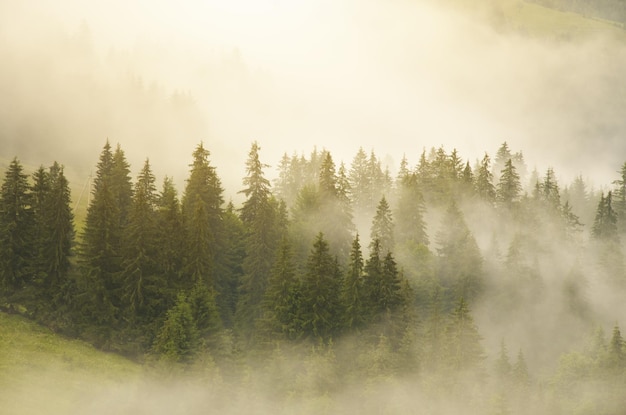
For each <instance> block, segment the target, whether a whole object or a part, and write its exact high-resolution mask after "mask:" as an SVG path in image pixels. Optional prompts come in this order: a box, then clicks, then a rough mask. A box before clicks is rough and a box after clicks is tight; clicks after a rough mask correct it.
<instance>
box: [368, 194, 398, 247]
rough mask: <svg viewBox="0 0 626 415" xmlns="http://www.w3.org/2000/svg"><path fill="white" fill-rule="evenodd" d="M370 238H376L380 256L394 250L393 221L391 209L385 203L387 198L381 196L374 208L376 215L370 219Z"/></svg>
mask: <svg viewBox="0 0 626 415" xmlns="http://www.w3.org/2000/svg"><path fill="white" fill-rule="evenodd" d="M370 237H371V240H372V241H374V240H377V241H378V244H379V249H380V252H381V255H382V256H385V255H387V253H388V252H392V251H393V250H394V245H395V241H394V223H393V218H392V214H391V209H390V208H389V204H388V203H387V199H385V196H383V197H382V198H381V199H380V202H379V203H378V207H377V208H376V215H375V216H374V219H373V220H372V228H371V233H370Z"/></svg>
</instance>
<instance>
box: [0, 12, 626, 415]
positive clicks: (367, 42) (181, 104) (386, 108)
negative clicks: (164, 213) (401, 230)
mask: <svg viewBox="0 0 626 415" xmlns="http://www.w3.org/2000/svg"><path fill="white" fill-rule="evenodd" d="M480 4H481V7H476V8H475V9H476V10H469V8H468V7H467V5H465V3H464V2H463V1H460V0H458V1H452V0H449V1H434V0H433V1H428V0H423V1H402V0H394V1H382V0H365V1H357V0H346V1H342V2H337V1H330V0H322V1H313V0H311V1H309V0H303V1H300V2H294V1H286V0H274V1H269V0H268V1H264V2H258V1H246V0H230V1H228V2H226V1H223V2H222V1H217V0H212V1H191V0H186V1H181V2H177V4H174V3H173V2H167V1H144V0H137V1H131V2H128V1H121V0H114V1H109V2H102V3H95V4H94V3H93V2H84V1H80V0H63V1H56V2H55V1H46V0H36V1H30V2H23V1H18V0H0V57H1V58H0V60H1V61H2V63H0V96H1V97H2V99H1V100H0V148H2V153H1V154H0V168H1V167H4V166H5V165H6V164H8V162H9V160H10V159H11V158H12V157H13V156H17V157H18V158H20V160H22V161H23V162H24V163H25V164H27V165H29V167H34V166H37V165H39V164H41V163H43V164H45V165H48V164H50V163H51V162H52V161H54V160H56V161H59V162H60V163H62V164H64V165H65V166H66V171H67V172H68V177H69V179H70V181H71V182H72V183H73V186H74V190H76V189H80V188H82V184H83V183H84V182H85V180H86V178H87V176H88V175H89V174H90V173H91V172H92V171H93V170H94V169H95V163H96V162H97V157H98V154H99V152H100V150H101V148H102V146H103V144H104V142H105V141H106V140H109V141H110V142H111V143H113V144H115V143H120V145H121V146H122V148H123V149H124V150H125V153H126V156H127V158H128V160H129V161H130V163H131V165H132V169H133V174H132V175H133V177H135V176H136V174H135V173H136V172H137V171H138V170H139V168H140V167H141V166H142V163H143V160H144V159H145V158H146V157H148V158H149V159H150V161H151V165H152V167H153V169H154V171H155V173H156V174H157V175H158V177H160V178H162V177H163V176H164V175H169V176H174V180H175V183H176V185H177V187H178V190H179V192H182V189H183V186H184V180H185V178H186V177H187V175H188V171H189V166H188V165H189V163H190V161H191V152H192V151H193V149H194V147H195V145H196V144H198V143H199V142H204V144H205V147H206V148H208V149H209V150H210V152H211V157H210V159H211V162H212V163H213V164H214V165H215V166H216V167H217V173H218V175H219V177H220V178H221V180H222V182H223V185H224V187H225V189H226V191H225V196H226V198H227V199H229V198H235V199H237V198H241V197H242V196H241V195H238V194H237V191H239V190H240V189H241V187H242V184H241V179H242V177H243V176H244V175H245V165H244V163H245V160H246V155H247V153H248V151H249V148H250V143H251V142H253V141H258V142H259V144H260V146H261V148H262V149H263V151H262V155H263V161H264V162H267V163H268V164H270V165H271V166H272V167H271V168H270V169H268V176H269V177H270V178H271V177H274V176H275V173H276V169H275V168H276V166H277V164H278V162H279V160H280V158H281V156H282V155H283V154H284V153H287V154H288V155H292V154H300V153H302V154H305V155H308V154H309V153H310V152H311V151H312V150H313V149H314V148H317V149H322V148H324V149H327V150H329V151H330V152H331V153H332V155H333V158H334V160H335V161H336V162H337V164H339V162H340V161H342V160H343V161H344V162H346V164H349V163H350V161H351V160H352V159H353V157H354V155H355V154H356V152H357V150H358V149H359V147H362V148H364V149H365V150H366V152H368V153H369V151H370V150H373V151H374V152H375V153H376V154H377V155H378V156H380V157H381V159H382V160H383V161H384V163H386V164H387V165H388V167H389V168H390V170H391V171H392V172H394V171H395V170H396V169H397V168H398V166H399V163H400V160H401V158H402V157H403V155H406V156H407V158H408V159H409V161H410V163H411V165H412V166H414V165H415V164H416V163H417V161H418V159H419V155H420V154H421V152H422V150H423V149H426V150H428V149H430V148H431V147H440V146H443V147H445V148H446V150H448V151H449V150H452V149H454V148H456V149H457V150H458V151H459V153H460V155H461V156H462V157H464V158H465V159H467V160H468V161H469V162H470V164H472V165H474V162H475V161H476V160H477V159H479V158H482V156H483V155H484V153H485V152H488V153H489V154H490V155H492V156H493V155H495V152H496V150H497V149H498V147H499V146H500V144H501V143H503V142H504V141H506V142H507V143H508V144H509V146H510V148H511V149H512V150H513V151H521V152H523V154H524V158H525V160H526V164H527V165H528V170H529V171H531V170H533V169H535V168H536V169H537V171H539V172H540V174H542V173H543V172H545V171H546V169H547V168H548V167H553V168H554V169H555V172H556V174H557V178H558V181H559V183H560V184H561V185H562V186H563V185H566V184H569V183H570V182H571V181H572V180H573V178H574V177H576V176H578V175H581V174H582V175H583V176H584V178H585V180H588V181H589V183H590V184H591V185H592V186H594V187H595V188H606V187H607V186H609V185H610V183H611V182H612V181H613V180H614V179H615V178H616V171H617V170H618V169H619V167H620V166H621V165H622V163H623V162H624V159H625V158H626V140H624V137H625V136H626V117H624V114H625V110H626V83H624V82H623V80H622V78H623V74H624V73H626V43H625V42H624V39H626V36H625V35H624V33H623V32H620V31H619V30H608V29H607V30H606V31H596V32H589V33H584V34H577V33H573V34H572V33H565V32H564V33H556V32H555V33H550V34H535V33H532V31H530V30H528V28H524V27H520V26H519V24H518V23H516V22H514V21H507V20H505V21H501V20H498V19H497V18H496V17H497V16H498V10H499V9H498V3H497V2H490V1H487V0H485V1H483V2H481V3H480ZM502 4H506V5H510V4H514V5H516V7H517V8H518V9H520V10H521V9H523V8H525V7H530V6H528V4H526V3H524V2H521V1H517V2H516V1H513V0H510V1H509V0H507V1H503V2H502ZM494 16H495V17H494ZM527 190H528V189H527ZM76 197H77V196H74V198H76ZM461 208H462V210H463V213H464V214H465V216H466V219H467V222H468V225H469V227H470V229H471V231H472V232H473V234H474V236H475V237H476V240H477V242H478V245H479V247H480V249H481V252H482V253H483V255H484V256H485V258H486V261H485V263H486V264H485V268H486V269H487V270H486V274H487V275H488V276H489V278H490V281H489V282H490V283H494V284H495V285H496V287H497V288H498V289H500V288H502V287H501V286H500V285H498V284H502V283H501V282H498V281H499V280H498V278H499V277H500V276H503V275H506V274H507V271H508V270H507V269H506V266H505V265H504V264H503V258H505V257H506V250H507V248H508V247H509V246H510V244H511V243H512V241H513V240H514V238H515V237H516V236H518V235H519V234H524V235H525V236H528V235H527V233H530V232H529V231H528V229H526V230H525V229H522V228H521V227H519V226H518V227H513V228H507V227H506V226H505V225H503V223H504V222H505V219H503V220H502V221H496V220H494V218H493V217H492V216H490V215H486V214H485V212H486V210H485V209H484V206H482V205H479V206H476V205H472V204H467V205H463V206H461ZM487 212H489V211H487ZM441 213H442V212H429V213H428V214H429V215H430V216H429V217H428V220H427V222H428V223H427V225H428V229H427V231H428V233H429V235H430V236H431V239H434V236H435V234H436V232H437V230H438V229H439V228H440V227H441V226H442V224H441V216H442V215H441ZM366 223H367V220H366ZM515 226H517V225H515ZM587 230H588V229H587ZM525 232H526V233H525ZM496 233H498V236H497V239H494V238H495V237H494V235H495V234H496ZM363 234H367V232H363ZM579 238H580V240H577V241H576V243H575V244H572V245H565V246H555V243H554V241H553V240H552V239H551V235H550V230H549V229H548V230H546V229H541V231H540V232H539V231H538V235H535V236H534V239H533V238H528V240H526V243H528V244H529V245H532V244H536V246H533V248H532V249H530V248H528V251H529V252H531V253H530V254H529V258H530V257H532V258H533V260H534V261H535V262H534V263H533V264H532V267H534V268H533V269H535V270H537V271H538V273H539V274H540V276H541V283H540V284H539V285H538V286H541V294H540V295H537V296H536V297H533V296H534V295H535V294H536V293H520V294H519V295H520V298H521V300H520V302H521V304H523V306H519V307H517V308H515V307H511V310H509V311H511V312H510V314H507V315H503V314H501V313H500V311H502V309H504V308H506V307H508V306H509V304H507V299H506V298H499V297H498V295H499V292H496V291H490V292H488V295H493V298H495V300H493V298H491V299H490V301H489V302H479V303H478V304H476V307H475V309H474V310H472V312H473V313H474V318H475V319H476V321H477V324H478V327H479V330H480V332H481V335H482V336H483V340H484V346H485V349H486V352H487V355H488V359H487V361H486V363H485V366H486V367H489V368H491V367H492V366H493V363H494V360H495V358H496V357H497V353H498V350H499V349H498V348H499V346H500V342H501V341H502V340H503V339H506V342H507V345H508V347H509V353H510V356H511V358H513V357H515V355H516V353H517V350H524V352H525V353H526V358H527V361H528V366H529V369H530V371H531V372H532V373H533V374H534V375H535V376H536V377H537V378H541V381H544V382H548V380H547V379H549V377H550V376H551V374H552V373H553V372H554V371H555V370H556V368H557V367H558V364H559V356H560V355H562V354H563V353H565V352H567V351H569V350H572V348H574V349H576V348H578V349H581V348H583V347H585V344H586V343H585V342H586V341H587V339H583V338H581V333H589V329H590V326H591V324H590V322H591V321H593V322H594V323H595V324H597V325H599V326H603V327H604V328H605V331H606V332H607V333H610V331H609V329H610V328H611V327H612V325H613V324H615V323H616V320H617V319H619V317H620V316H623V315H624V312H626V309H625V306H624V304H623V301H622V297H621V295H620V294H621V292H616V291H614V290H612V286H611V285H610V284H607V283H606V281H605V280H602V278H600V279H593V280H586V281H578V282H577V284H580V286H585V287H587V288H588V289H587V290H586V293H585V298H584V299H583V300H584V302H585V303H586V304H588V307H589V309H590V310H592V311H590V314H589V315H586V316H585V317H584V318H580V316H572V315H569V314H568V309H567V307H566V302H567V300H566V299H564V289H563V287H564V284H566V283H567V281H568V278H569V276H570V274H571V273H572V272H573V271H578V272H580V273H581V274H583V275H585V276H588V275H596V274H597V273H598V270H597V268H596V265H595V264H592V262H593V261H591V259H590V258H592V255H591V254H589V253H588V252H582V251H581V250H579V249H580V248H581V247H588V245H586V243H587V240H588V238H589V235H588V232H587V231H585V232H583V233H582V234H581V235H580V236H579ZM573 247H575V249H573ZM604 277H606V276H603V278H604ZM577 287H578V285H577ZM502 289H503V290H504V289H505V288H502ZM529 299H532V300H533V301H532V302H531V303H524V301H525V300H529ZM494 304H495V306H494ZM618 322H619V323H622V324H626V322H624V321H618ZM558 328H562V329H563V331H562V332H559V333H558V334H559V336H555V332H556V330H557V329H558ZM351 347H354V344H351V342H350V340H349V339H347V340H345V339H344V340H343V341H342V342H340V343H338V344H337V345H336V348H337V349H336V350H337V353H338V354H339V355H341V354H342V353H346V354H349V353H348V352H345V350H350V349H351ZM300 352H301V351H300ZM303 355H306V356H308V357H307V358H308V359H310V361H305V362H298V361H292V360H290V359H289V357H281V359H284V361H281V362H280V365H279V364H277V362H276V361H273V360H269V361H268V363H267V364H266V366H263V364H259V366H258V367H255V369H259V370H258V371H252V372H251V373H249V374H247V375H246V376H243V375H242V376H241V379H245V380H246V382H248V383H242V384H237V385H236V387H234V386H233V385H232V384H230V383H229V382H228V381H222V376H225V374H224V373H223V372H220V370H219V369H217V368H213V367H211V368H209V369H207V372H206V373H202V374H198V373H192V374H191V375H189V376H183V377H181V378H178V377H176V376H175V375H172V376H173V377H172V378H171V379H168V380H165V381H164V380H162V379H161V380H159V381H156V380H155V378H158V377H159V375H158V374H157V375H155V374H153V373H150V375H146V378H145V379H143V378H142V379H141V380H139V381H134V380H133V381H132V382H129V383H125V382H120V384H119V385H114V386H112V387H110V388H109V387H108V386H107V388H105V389H104V390H100V389H98V388H97V387H96V386H93V387H91V386H90V382H92V381H91V380H87V381H86V384H87V386H85V388H86V390H87V392H86V395H85V396H84V397H82V398H81V399H79V400H77V401H76V402H74V403H73V404H72V405H70V407H71V409H72V411H74V412H70V413H93V414H100V413H102V414H104V413H156V414H160V413H163V414H178V413H181V414H182V413H206V412H207V411H209V410H212V411H214V412H215V411H219V412H220V413H337V412H339V413H342V412H346V413H355V412H358V413H381V411H383V408H384V409H385V410H389V411H391V413H396V412H397V413H403V412H407V411H406V407H413V406H415V405H423V408H424V409H425V410H427V412H428V410H430V411H431V413H446V414H449V413H459V412H463V413H485V411H489V412H490V411H494V410H493V408H492V407H489V408H484V407H473V406H471V405H470V406H469V407H467V406H465V403H467V400H464V398H467V397H468V396H470V397H471V398H472V399H474V398H476V396H474V395H472V394H471V393H469V392H467V393H468V395H467V396H465V397H464V398H459V399H458V400H448V399H445V398H443V397H442V399H440V400H438V399H434V398H433V395H432V394H430V395H428V397H424V398H423V397H422V396H420V394H421V391H422V390H423V389H427V388H428V385H427V384H425V383H428V382H427V381H425V380H424V379H427V377H424V378H422V377H421V375H419V376H418V375H415V376H409V377H408V378H403V379H396V378H393V377H385V378H384V379H377V380H376V381H373V382H370V381H369V380H368V381H367V382H369V383H367V382H366V381H360V380H359V381H355V380H354V379H341V378H339V379H340V380H341V381H344V380H345V381H346V383H345V384H342V385H341V387H337V389H336V390H329V389H330V388H331V386H332V385H331V386H328V385H326V386H324V387H321V389H320V390H317V389H315V388H316V387H318V386H319V384H320V383H323V382H321V381H319V379H322V378H323V379H324V381H325V382H327V381H328V379H329V378H330V379H332V378H333V377H334V376H338V375H339V374H340V365H338V366H337V367H334V369H332V370H329V371H328V372H323V371H324V368H325V366H324V365H325V364H328V359H330V360H332V361H333V363H335V361H334V360H333V359H334V358H333V359H331V358H328V357H327V356H326V357H320V356H319V355H317V354H316V353H315V352H314V351H312V352H311V353H309V354H306V353H304V354H303V353H297V354H296V356H298V358H300V357H302V356H303ZM272 358H273V359H279V357H276V356H273V357H272ZM316 359H319V360H316ZM257 363H258V362H257ZM281 365H282V366H281ZM253 367H254V366H253ZM268 368H270V370H273V371H275V373H264V371H265V370H267V369H268ZM277 368H278V369H277ZM157 370H158V369H157ZM281 370H282V371H284V372H281ZM299 370H301V371H302V373H301V374H300V375H296V374H294V373H296V372H297V371H299ZM489 370H491V369H489ZM285 374H287V375H293V379H296V381H295V384H293V385H289V387H287V386H285V385H284V383H285V380H284V379H283V377H282V376H281V375H285ZM35 375H37V376H39V375H41V374H34V375H33V376H35ZM239 375H241V374H239ZM44 378H45V376H44ZM286 378H289V377H288V376H285V379H286ZM207 379H210V381H209V382H207V381H206V380H207ZM289 379H291V378H289ZM318 381H319V382H318ZM491 381H492V380H489V381H487V382H491ZM93 383H94V384H95V385H97V383H98V380H97V379H94V380H93ZM337 383H339V381H337ZM474 383H475V382H473V380H471V379H470V380H467V383H465V381H464V380H458V384H457V385H456V388H457V389H455V390H463V389H464V386H468V385H474ZM268 385H274V386H275V385H278V387H279V388H280V387H285V388H286V389H287V391H286V392H285V394H283V395H281V396H280V398H279V399H277V398H276V396H274V395H273V394H274V393H277V392H276V391H274V390H271V388H270V387H268ZM459 385H463V386H459ZM492 386H493V385H492ZM468 387H469V386H468ZM307 388H312V389H311V390H312V392H311V394H310V395H307V394H306V390H307ZM325 388H326V389H325ZM417 390H419V391H420V393H416V391H417ZM485 390H492V389H489V388H488V387H487V388H485V389H484V390H483V392H484V391H485ZM371 391H376V396H372V395H370V394H369V393H370V392H371ZM424 393H425V394H428V393H427V392H424ZM477 393H478V392H477ZM594 393H595V392H594ZM290 394H291V395H290ZM478 395H480V393H478ZM290 396H293V397H294V398H293V399H292V400H290ZM302 396H304V398H302ZM422 398H423V399H422ZM482 398H485V397H484V396H481V398H480V399H479V398H476V399H477V400H480V401H481V402H484V401H486V400H487V401H488V400H489V399H488V398H486V399H482ZM50 399H53V397H50ZM66 399H68V398H66ZM468 399H469V398H468ZM481 399H482V400H481ZM459 402H464V403H463V404H461V403H459ZM377 405H380V408H379V407H378V406H377ZM457 405H458V406H457ZM494 406H496V405H495V404H494ZM216 408H217V409H216ZM354 408H359V410H358V411H355V410H354ZM531 408H532V406H531ZM38 409H39V408H35V409H34V413H37V412H38ZM468 411H469V412H468ZM520 413H523V412H520ZM529 413H530V412H529Z"/></svg>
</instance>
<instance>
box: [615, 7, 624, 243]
mask: <svg viewBox="0 0 626 415" xmlns="http://www.w3.org/2000/svg"><path fill="white" fill-rule="evenodd" d="M625 10H626V9H625ZM618 173H619V175H620V178H619V179H618V180H615V181H613V184H614V185H615V191H614V193H613V194H614V198H615V200H614V205H615V212H616V213H617V217H618V218H619V221H618V229H619V231H620V233H625V232H626V162H625V163H624V164H622V167H621V169H620V170H619V172H618Z"/></svg>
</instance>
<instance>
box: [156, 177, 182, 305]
mask: <svg viewBox="0 0 626 415" xmlns="http://www.w3.org/2000/svg"><path fill="white" fill-rule="evenodd" d="M156 204H157V206H156V236H155V237H156V244H155V245H156V250H157V253H156V257H155V259H156V261H157V266H158V269H159V273H160V274H161V275H163V276H164V278H165V279H166V281H167V282H168V284H167V287H164V288H165V289H166V290H167V291H169V292H168V294H166V295H165V297H166V298H168V299H167V301H170V300H171V301H174V300H175V299H176V295H175V294H173V296H172V295H170V294H169V293H176V292H178V291H179V290H180V289H182V288H183V287H182V285H181V284H180V282H179V276H180V272H181V269H182V257H183V244H184V229H183V219H182V214H181V208H180V202H179V200H178V195H177V192H176V188H175V187H174V183H173V181H172V179H171V178H170V177H165V178H164V179H163V186H162V190H161V192H160V194H159V196H158V198H157V201H156ZM170 297H171V298H170Z"/></svg>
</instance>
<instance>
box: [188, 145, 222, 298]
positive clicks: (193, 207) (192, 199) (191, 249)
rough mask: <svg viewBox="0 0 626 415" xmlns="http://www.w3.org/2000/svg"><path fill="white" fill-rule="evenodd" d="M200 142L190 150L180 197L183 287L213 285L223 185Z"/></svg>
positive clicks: (220, 231)
mask: <svg viewBox="0 0 626 415" xmlns="http://www.w3.org/2000/svg"><path fill="white" fill-rule="evenodd" d="M209 154H210V153H209V151H208V150H207V149H205V148H204V146H203V144H202V143H200V144H199V145H198V146H197V147H196V149H195V150H194V152H193V155H192V157H193V162H192V164H191V171H190V174H189V178H188V179H187V185H186V187H185V192H184V195H183V199H182V206H181V208H182V219H183V228H184V230H185V236H186V238H185V244H186V250H185V257H184V263H183V277H184V280H185V281H186V286H187V287H190V286H191V285H193V284H194V283H196V282H198V281H201V282H203V283H205V284H207V285H208V286H209V287H215V275H214V273H215V267H216V260H217V256H218V252H220V248H221V247H220V245H219V242H220V236H221V234H222V216H223V212H222V207H221V206H222V203H223V202H224V201H223V198H222V193H223V189H222V185H221V182H220V179H219V177H218V176H217V173H216V172H215V168H214V167H213V166H211V164H210V163H209Z"/></svg>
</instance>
